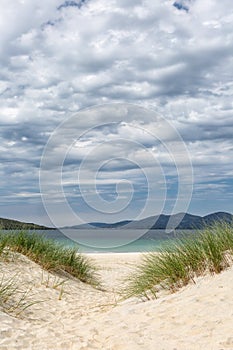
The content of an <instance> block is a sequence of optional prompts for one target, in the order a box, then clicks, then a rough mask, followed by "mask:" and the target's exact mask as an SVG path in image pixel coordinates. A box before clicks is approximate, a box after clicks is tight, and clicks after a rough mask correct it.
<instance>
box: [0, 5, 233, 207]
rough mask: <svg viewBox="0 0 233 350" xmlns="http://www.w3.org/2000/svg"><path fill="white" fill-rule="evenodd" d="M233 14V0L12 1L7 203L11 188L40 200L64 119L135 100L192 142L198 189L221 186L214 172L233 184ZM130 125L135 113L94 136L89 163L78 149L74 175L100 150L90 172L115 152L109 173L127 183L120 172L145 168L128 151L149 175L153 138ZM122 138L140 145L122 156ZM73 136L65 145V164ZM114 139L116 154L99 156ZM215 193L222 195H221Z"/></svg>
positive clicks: (1, 84)
mask: <svg viewBox="0 0 233 350" xmlns="http://www.w3.org/2000/svg"><path fill="white" fill-rule="evenodd" d="M229 8H231V2H230V0H223V1H221V2H219V1H217V0H206V1H204V2H203V1H201V0H196V1H175V2H174V1H170V0H166V1H163V2H154V1H150V0H146V1H141V0H137V1H135V0H134V1H131V0H130V1H126V2H125V1H121V0H118V1H117V0H110V1H109V0H108V1H107V0H89V1H62V0H51V1H49V2H48V1H45V0H42V1H34V2H32V1H29V0H24V1H21V0H17V1H15V2H14V4H13V3H9V2H6V1H5V0H3V1H2V2H1V5H0V17H1V21H0V23H1V25H0V33H1V34H0V36H1V38H0V39H1V51H0V67H1V70H0V103H1V109H0V123H1V130H0V136H1V162H2V164H3V165H4V166H3V168H2V169H3V170H2V174H1V176H2V179H3V187H2V192H3V201H7V200H8V198H13V197H12V196H9V193H10V192H11V191H12V193H24V194H25V195H24V196H21V198H27V195H28V196H29V193H30V191H32V192H35V193H38V191H39V188H38V168H39V164H40V157H41V155H42V152H43V148H44V146H45V144H46V142H47V140H48V138H49V135H51V133H52V132H53V130H54V129H55V128H56V127H57V126H58V125H59V124H60V123H61V122H63V121H64V120H65V119H66V118H67V117H68V116H70V115H72V114H73V113H75V112H77V111H79V110H81V109H83V108H84V109H85V108H87V107H89V106H93V105H95V104H97V105H100V104H102V103H111V102H129V103H135V104H138V105H141V106H145V107H149V108H150V109H153V110H154V111H155V112H156V113H158V114H159V113H160V114H162V115H163V116H164V117H166V118H167V120H169V121H170V122H171V123H172V124H173V125H174V126H175V127H176V128H177V129H178V130H179V132H180V134H181V136H182V137H183V139H184V140H185V142H186V145H187V147H188V149H189V151H190V154H191V157H192V160H193V163H194V170H195V174H196V175H195V176H196V181H197V186H198V184H203V183H206V181H207V180H208V178H209V181H210V182H211V181H212V175H211V174H214V175H213V178H214V177H215V178H216V179H218V181H225V180H227V179H229V177H230V175H229V173H230V168H231V159H232V148H233V147H232V131H233V125H232V112H233V105H232V93H233V84H232V73H231V72H232V71H233V61H232V55H233V45H232V41H233V37H232V20H233V16H232V14H231V12H230V11H229V10H228V9H229ZM19 13H20V16H19ZM121 113H123V112H122V111H121ZM124 119H125V120H124ZM107 120H108V116H107V115H106V116H98V115H94V114H93V116H90V120H89V125H90V127H91V126H92V125H93V123H94V121H95V122H98V123H107ZM125 122H126V123H125ZM130 122H131V124H130V123H129V121H128V120H127V117H126V116H124V114H123V117H122V121H121V123H118V124H117V125H116V126H115V128H114V127H113V126H111V127H110V126H106V127H105V129H101V130H98V129H95V130H93V131H92V134H91V133H89V136H88V135H86V139H85V137H84V136H83V138H82V140H80V142H79V155H78V154H77V150H76V152H75V151H74V149H75V147H73V148H72V150H71V151H70V154H69V157H70V158H69V159H67V163H66V166H67V172H69V171H71V168H72V161H73V159H76V161H77V163H76V165H78V164H80V162H81V160H82V157H83V156H84V155H85V154H87V153H88V152H89V151H90V150H91V149H92V148H93V147H95V148H96V152H97V153H96V154H95V155H94V154H93V156H92V159H91V155H90V162H89V166H90V168H91V167H92V168H95V167H96V165H97V164H98V161H99V159H101V152H102V157H103V155H104V154H105V155H106V156H107V154H110V153H111V152H112V155H113V156H114V157H115V156H118V160H117V159H116V160H115V161H113V162H112V163H109V164H108V166H106V168H105V170H104V171H103V173H104V172H105V176H107V175H106V174H108V176H109V179H110V178H111V177H112V178H114V179H115V177H114V174H115V173H114V172H117V171H119V168H120V167H122V173H121V175H119V174H118V175H119V176H118V177H119V178H120V176H123V174H124V173H125V172H126V171H129V172H130V171H131V174H132V171H133V170H135V169H134V167H133V166H132V163H130V162H128V163H127V164H126V163H124V162H123V161H122V162H121V161H120V159H121V158H123V157H125V156H126V154H128V155H129V154H130V156H131V157H132V159H133V160H134V161H138V162H140V163H141V164H143V166H144V167H145V169H147V167H148V168H151V164H149V163H151V162H150V161H148V159H147V156H145V154H144V153H143V152H142V151H141V152H139V151H138V149H137V147H136V141H137V142H139V143H140V144H141V145H144V147H145V148H146V149H148V150H150V151H151V150H152V151H153V146H154V145H153V137H152V136H151V135H149V134H147V133H144V132H143V131H142V130H141V129H140V128H137V127H136V125H133V124H132V122H133V121H132V120H131V121H130ZM124 123H125V124H124ZM127 123H128V124H127ZM129 124H130V125H129ZM86 126H87V121H86V120H84V121H82V120H81V118H80V120H79V125H78V128H79V130H85V128H86ZM139 126H140V127H141V126H142V125H141V124H140V125H139ZM147 127H148V128H150V130H151V131H152V133H153V132H154V131H155V130H156V128H157V125H156V123H153V122H152V121H148V124H147ZM164 132H165V131H164ZM67 137H69V130H67ZM119 138H123V139H126V138H128V140H129V142H128V144H126V143H124V147H122V148H120V147H118V148H117V145H116V144H114V142H116V141H117V139H119ZM65 139H66V136H64V139H61V141H60V148H57V153H56V156H57V157H59V152H60V151H61V149H62V147H63V146H64V144H65ZM103 140H104V141H105V142H106V145H105V146H106V147H105V148H103V147H102V150H101V149H100V148H99V150H98V147H97V145H100V144H101V143H102V142H103ZM130 142H131V144H130ZM133 142H134V147H133V148H132V143H133ZM110 143H111V146H110V145H109V144H110ZM81 144H82V145H83V148H82V149H81ZM113 144H114V147H113ZM130 145H131V146H130ZM155 150H156V148H155V149H154V151H155ZM157 151H158V150H157ZM72 152H73V154H72ZM98 152H99V153H98ZM159 152H160V158H159V161H160V162H161V164H163V166H166V172H168V173H169V166H168V165H169V162H170V160H169V157H167V156H166V152H165V151H164V149H160V150H159ZM75 157H76V158H75ZM98 157H99V158H98ZM218 164H219V165H220V166H221V169H219V167H218ZM155 168H156V167H155ZM203 168H205V173H203V171H202V169H203ZM20 169H21V170H20ZM107 169H108V171H107ZM172 172H174V169H173V171H172ZM11 173H12V176H11ZM16 173H17V174H18V173H20V174H21V177H18V178H17V176H16V175H15V174H16ZM30 174H31V175H30ZM7 177H9V179H10V180H9V183H8V184H7V181H6V178H7ZM109 179H108V180H109ZM139 179H140V177H138V178H137V180H138V181H139ZM105 180H106V181H107V179H106V178H105ZM211 183H212V182H211ZM226 186H227V187H223V190H224V191H225V192H226V193H227V192H229V189H230V188H231V186H232V185H231V183H229V182H227V185H226ZM196 188H198V187H196ZM4 189H6V192H5V190H4ZM208 191H210V193H212V192H211V191H212V187H211V186H210V187H208ZM6 193H7V195H6ZM213 196H214V195H213ZM29 197H30V196H29ZM213 198H214V197H213ZM11 200H12V199H11ZM17 200H18V199H17ZM206 205H208V206H209V205H210V204H206Z"/></svg>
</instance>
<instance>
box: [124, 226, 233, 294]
mask: <svg viewBox="0 0 233 350" xmlns="http://www.w3.org/2000/svg"><path fill="white" fill-rule="evenodd" d="M232 261H233V227H232V226H231V225H230V224H227V223H216V224H214V225H213V226H210V227H206V228H205V229H204V230H203V231H202V232H201V233H197V235H195V237H194V236H192V237H185V236H184V237H183V238H181V239H178V240H176V241H175V242H174V243H173V244H172V245H171V246H164V247H163V248H161V249H160V251H159V253H158V252H157V253H154V252H152V253H148V254H145V255H144V256H143V259H142V262H141V263H140V264H139V265H138V266H137V267H136V269H135V271H134V272H133V273H132V274H131V275H130V276H129V277H128V278H127V282H126V284H125V285H124V288H123V289H122V290H121V293H122V295H123V297H125V298H128V297H133V296H137V297H141V298H146V299H151V298H154V297H156V294H157V292H158V290H161V289H170V290H172V291H175V290H177V289H178V288H180V287H182V286H185V285H187V284H188V283H189V282H190V281H194V278H195V277H197V276H200V275H204V274H206V273H211V274H214V273H220V272H221V271H222V270H224V269H225V268H227V267H229V266H230V264H231V263H232Z"/></svg>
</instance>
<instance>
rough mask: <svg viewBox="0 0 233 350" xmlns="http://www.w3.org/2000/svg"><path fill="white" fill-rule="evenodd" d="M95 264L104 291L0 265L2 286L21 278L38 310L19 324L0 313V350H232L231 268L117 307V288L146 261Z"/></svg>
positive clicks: (100, 257) (20, 263) (125, 257)
mask: <svg viewBox="0 0 233 350" xmlns="http://www.w3.org/2000/svg"><path fill="white" fill-rule="evenodd" d="M92 258H93V259H94V260H95V262H96V263H97V264H98V266H99V268H100V275H101V277H102V279H103V281H104V287H105V289H106V291H100V290H95V289H93V288H92V287H90V286H87V285H85V284H83V283H81V282H78V281H76V280H67V281H65V282H64V283H63V285H59V282H61V281H62V279H58V277H56V276H54V275H51V274H48V273H47V272H44V271H43V270H42V269H41V268H40V267H39V266H38V265H37V264H35V263H33V262H31V261H30V260H28V259H27V258H25V257H22V256H18V258H17V259H16V260H17V261H15V258H14V261H12V262H11V261H8V262H1V263H0V268H1V273H3V274H4V278H7V277H10V276H17V277H16V279H17V280H18V282H17V284H18V285H19V286H20V289H21V290H22V291H23V290H27V289H28V288H30V291H29V293H28V295H27V299H28V300H34V301H39V303H36V304H34V305H32V306H31V307H30V308H28V309H26V310H25V311H24V312H23V313H22V314H21V315H20V318H15V317H13V316H10V315H8V314H6V313H4V312H2V311H0V330H1V338H0V349H1V350H2V349H6V350H11V349H35V350H36V349H40V350H42V349H43V350H46V349H49V350H51V349H74V350H79V349H80V350H89V349H90V350H91V349H103V350H128V349H130V350H131V349H136V350H137V349H140V350H141V349H145V350H150V349H151V350H155V349H156V350H162V349H164V350H175V349H177V350H182V349H185V350H192V349H196V350H198V349H207V350H208V349H210V350H220V349H231V350H232V349H233V293H232V287H233V268H230V269H228V270H226V271H224V272H223V273H221V274H220V275H215V276H208V277H204V278H199V279H198V281H197V283H196V284H195V285H194V284H192V285H189V286H187V287H185V288H183V289H181V290H180V291H178V292H177V293H175V294H170V295H166V296H163V297H161V298H159V299H157V300H153V301H149V302H141V301H140V300H137V299H132V300H128V301H124V302H119V296H118V294H117V289H118V286H119V283H120V282H121V280H122V279H124V278H125V277H126V276H127V274H128V273H129V272H130V271H131V270H132V268H133V267H134V265H135V263H136V262H137V261H139V259H140V255H139V254H132V253H130V254H105V255H104V254H96V255H93V256H92ZM63 280H64V278H63ZM62 286H63V287H62ZM62 288H63V289H62ZM59 299H61V300H59Z"/></svg>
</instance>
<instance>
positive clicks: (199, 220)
mask: <svg viewBox="0 0 233 350" xmlns="http://www.w3.org/2000/svg"><path fill="white" fill-rule="evenodd" d="M220 221H224V222H227V223H233V215H232V214H230V213H227V212H214V213H211V214H208V215H204V216H200V215H194V214H189V213H177V214H174V215H166V214H160V215H155V216H150V217H148V218H144V219H141V220H135V221H134V220H124V221H119V222H115V223H110V224H108V223H101V222H92V223H87V224H83V225H74V226H69V227H67V226H66V227H63V228H66V229H100V228H102V229H175V228H176V229H185V230H187V229H203V228H204V227H205V226H207V225H212V224H213V223H214V222H220Z"/></svg>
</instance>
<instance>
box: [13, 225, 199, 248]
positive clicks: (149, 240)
mask: <svg viewBox="0 0 233 350" xmlns="http://www.w3.org/2000/svg"><path fill="white" fill-rule="evenodd" d="M8 232H9V231H8ZM32 232H36V233H37V234H39V235H43V236H45V237H46V238H48V239H52V240H54V241H56V242H58V243H61V244H63V245H64V246H66V247H74V246H75V247H78V249H79V251H80V252H81V253H136V252H139V253H146V252H152V251H159V250H160V249H161V248H162V246H164V245H170V244H172V243H174V241H175V240H176V239H177V238H179V237H181V236H183V235H185V236H186V235H193V234H195V233H196V232H197V230H176V231H171V232H166V231H165V230H158V229H157V230H149V231H147V232H146V233H144V234H143V235H142V236H140V233H141V232H142V230H123V229H121V230H116V229H107V230H106V229H100V230H99V229H95V230H87V229H85V230H73V231H72V237H75V239H74V240H73V239H71V238H70V237H71V233H70V231H69V232H68V233H67V235H65V234H63V233H62V232H61V231H60V230H58V229H55V230H44V231H43V230H36V231H32ZM119 235H120V237H119Z"/></svg>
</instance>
